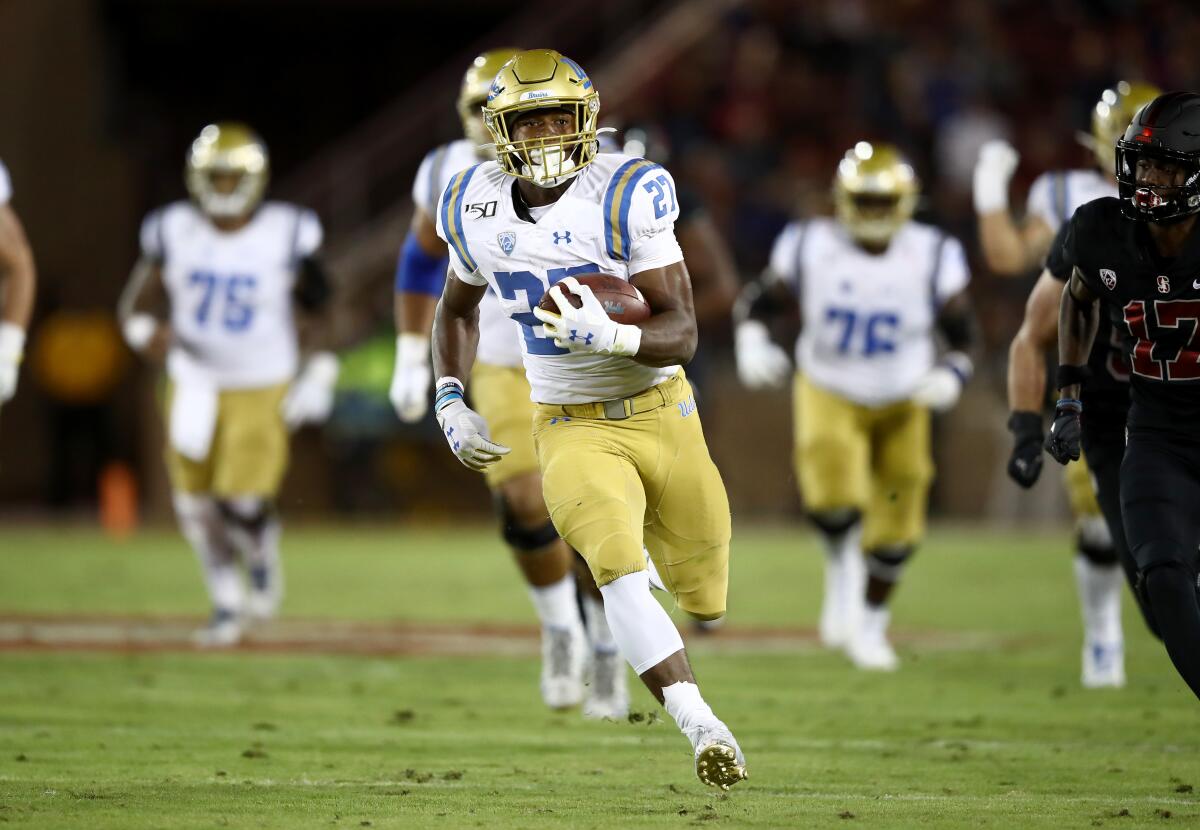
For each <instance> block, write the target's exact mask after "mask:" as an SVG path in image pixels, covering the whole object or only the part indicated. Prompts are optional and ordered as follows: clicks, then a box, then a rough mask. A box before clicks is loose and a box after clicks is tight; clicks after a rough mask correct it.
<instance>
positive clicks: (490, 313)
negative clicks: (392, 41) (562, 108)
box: [412, 138, 521, 367]
mask: <svg viewBox="0 0 1200 830" xmlns="http://www.w3.org/2000/svg"><path fill="white" fill-rule="evenodd" d="M476 164H479V154H478V153H477V152H476V151H475V145H474V144H472V143H471V142H469V141H467V140H466V139H465V138H460V139H459V140H458V141H451V142H450V143H449V144H443V145H442V146H441V147H435V148H434V149H433V150H431V151H430V152H429V153H428V154H427V155H426V156H425V159H424V160H423V161H422V162H421V166H420V167H419V168H418V169H417V178H416V179H415V180H414V181H413V190H412V197H413V204H415V205H419V206H420V207H421V209H422V210H424V211H425V212H426V213H428V214H429V215H430V216H437V206H438V200H439V199H440V198H441V195H442V191H444V190H445V189H446V185H448V184H449V183H450V178H451V177H452V176H453V175H454V174H455V173H458V172H461V171H463V170H466V169H467V168H468V167H473V166H474V165H476ZM476 351H477V355H478V360H479V362H480V363H487V364H490V365H492V366H509V367H515V366H520V365H521V332H520V330H519V329H518V327H517V326H516V325H515V324H514V323H513V321H512V320H510V319H508V315H507V314H505V313H504V311H503V310H501V308H500V301H499V300H498V299H496V295H495V294H494V293H493V292H492V291H490V290H489V291H488V292H487V293H486V294H484V295H483V300H482V301H480V303H479V348H478V349H477V350H476Z"/></svg>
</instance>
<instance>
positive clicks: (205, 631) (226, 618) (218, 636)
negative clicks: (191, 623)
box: [192, 608, 245, 648]
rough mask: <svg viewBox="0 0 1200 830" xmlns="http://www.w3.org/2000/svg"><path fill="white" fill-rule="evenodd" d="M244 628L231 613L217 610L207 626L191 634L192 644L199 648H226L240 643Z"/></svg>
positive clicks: (234, 614) (221, 609)
mask: <svg viewBox="0 0 1200 830" xmlns="http://www.w3.org/2000/svg"><path fill="white" fill-rule="evenodd" d="M244 631H245V628H244V626H243V625H242V621H241V619H240V618H239V617H238V615H237V614H236V613H234V612H233V611H229V610H227V609H224V608H217V609H215V610H214V611H213V613H212V617H211V618H210V619H209V621H208V625H206V626H204V628H201V629H198V630H197V631H195V632H194V633H193V634H192V642H193V643H195V644H196V645H197V646H200V647H201V648H228V647H230V646H235V645H237V644H238V643H239V642H241V639H242V634H243V633H244Z"/></svg>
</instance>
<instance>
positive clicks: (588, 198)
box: [437, 153, 683, 404]
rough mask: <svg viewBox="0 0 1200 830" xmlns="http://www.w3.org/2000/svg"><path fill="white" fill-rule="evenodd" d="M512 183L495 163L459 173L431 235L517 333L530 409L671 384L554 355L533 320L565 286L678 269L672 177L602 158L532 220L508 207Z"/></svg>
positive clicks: (620, 362)
mask: <svg viewBox="0 0 1200 830" xmlns="http://www.w3.org/2000/svg"><path fill="white" fill-rule="evenodd" d="M514 182H515V180H514V179H513V178H512V177H511V176H509V175H507V174H506V173H504V171H503V170H501V169H500V166H499V165H498V164H497V163H496V162H494V161H489V162H484V163H482V164H479V165H476V166H475V167H471V168H468V169H467V170H464V171H462V172H461V173H458V174H457V175H455V176H454V178H452V179H451V180H450V184H449V185H448V186H447V188H446V190H445V192H444V193H443V194H442V198H441V201H440V203H439V205H438V212H437V231H438V235H439V236H440V237H441V238H442V239H444V240H445V241H446V243H447V244H448V246H449V248H450V255H451V264H452V265H453V267H454V272H455V273H456V274H457V275H458V277H459V279H461V280H462V281H463V282H466V283H469V284H472V285H485V284H486V285H490V286H491V287H492V289H493V290H494V291H495V293H496V296H497V297H498V298H499V301H500V307H501V309H502V310H503V311H504V312H505V313H506V314H507V315H508V316H509V317H511V318H512V319H513V320H515V321H516V322H517V323H519V324H520V327H521V335H522V344H521V349H522V360H523V362H524V364H525V374H526V376H527V377H528V378H529V385H530V387H531V389H532V393H531V394H532V398H533V400H534V401H537V402H539V403H551V404H573V403H590V402H596V401H607V400H613V399H615V398H623V397H627V396H629V395H633V394H636V393H638V392H641V391H643V390H645V389H648V388H650V387H651V386H654V385H655V384H658V383H661V382H662V381H664V380H666V379H667V378H670V377H671V376H672V375H674V374H675V373H676V372H677V371H678V369H679V367H678V366H667V367H652V366H644V365H642V364H640V363H637V362H635V361H633V360H632V359H630V358H628V357H613V356H606V355H598V354H590V353H583V352H570V351H567V350H566V349H561V348H559V347H558V346H556V345H554V341H553V340H551V339H550V338H548V337H546V334H545V331H544V330H543V328H542V324H541V321H539V320H538V319H537V318H536V317H534V316H533V308H534V306H536V305H537V303H538V301H539V300H540V299H541V297H542V295H543V294H544V293H545V292H546V291H547V290H548V289H549V288H550V286H551V285H553V284H554V283H556V282H558V281H560V280H562V279H564V278H566V277H570V276H577V275H581V274H592V273H603V274H609V275H612V276H615V277H620V278H621V279H625V280H628V279H630V277H632V276H634V275H636V274H639V273H641V272H643V271H649V270H652V269H655V268H664V267H666V266H668V265H673V264H674V263H677V262H681V261H682V260H683V252H682V251H681V250H680V248H679V243H678V242H677V241H676V240H675V233H674V223H675V219H676V218H677V217H678V216H679V206H678V204H677V202H676V199H675V185H674V182H673V181H672V179H671V176H670V174H669V173H667V171H666V170H664V169H663V168H661V167H659V166H658V165H657V164H654V163H652V162H649V161H646V160H645V159H642V158H635V157H633V156H625V155H620V154H617V153H601V154H599V155H598V156H597V157H596V160H595V161H593V162H592V163H591V164H589V165H588V166H587V167H585V168H584V169H583V170H581V171H580V172H579V173H578V174H577V175H576V176H575V177H574V178H573V179H572V180H571V184H570V187H569V188H568V189H567V190H566V192H565V193H564V194H563V195H562V196H561V197H559V199H558V201H557V202H555V203H554V204H552V205H549V206H547V207H544V208H533V209H532V211H530V210H529V209H528V208H526V207H524V205H523V204H522V203H521V202H520V201H517V200H516V199H515V198H514V194H515V192H516V190H515V187H514ZM516 198H519V197H516ZM535 214H536V216H535Z"/></svg>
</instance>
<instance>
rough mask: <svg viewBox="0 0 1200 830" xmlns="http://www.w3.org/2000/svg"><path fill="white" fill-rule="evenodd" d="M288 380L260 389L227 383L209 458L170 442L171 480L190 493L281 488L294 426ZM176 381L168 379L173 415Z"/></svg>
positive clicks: (268, 494)
mask: <svg viewBox="0 0 1200 830" xmlns="http://www.w3.org/2000/svg"><path fill="white" fill-rule="evenodd" d="M287 389H288V387H287V384H286V383H284V384H280V385H278V386H268V387H263V388H260V389H223V390H221V392H220V393H219V396H218V398H217V425H216V429H215V431H214V432H213V438H212V446H211V448H210V449H209V452H208V458H206V459H204V460H203V461H193V460H192V459H190V458H187V457H186V456H183V455H180V454H179V453H178V452H176V451H175V450H174V448H172V447H171V445H170V442H168V443H167V448H166V451H165V453H164V454H165V456H166V462H167V474H168V476H169V477H170V479H171V486H172V487H173V488H174V489H176V490H178V491H180V492H184V493H212V494H213V495H215V496H262V497H264V498H274V496H275V495H276V494H277V493H278V492H279V485H280V482H282V481H283V474H284V471H285V470H286V469H287V463H288V430H287V425H286V424H284V422H283V415H282V414H281V413H280V411H279V407H280V404H281V403H282V402H283V396H284V395H285V394H286V393H287ZM173 397H174V386H173V385H172V384H168V385H167V396H166V406H165V408H164V410H163V411H164V413H167V421H169V420H170V416H169V413H170V412H171V399H172V398H173Z"/></svg>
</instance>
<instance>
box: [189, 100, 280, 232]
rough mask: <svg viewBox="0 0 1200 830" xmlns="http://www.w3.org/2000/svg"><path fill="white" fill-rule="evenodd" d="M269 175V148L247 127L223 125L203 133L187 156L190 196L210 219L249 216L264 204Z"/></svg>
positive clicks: (226, 123)
mask: <svg viewBox="0 0 1200 830" xmlns="http://www.w3.org/2000/svg"><path fill="white" fill-rule="evenodd" d="M269 175H270V161H269V159H268V157H267V145H266V144H263V141H262V139H261V138H259V137H258V135H257V134H256V133H255V132H254V130H252V129H250V128H249V127H247V126H246V125H245V124H238V123H235V122H230V121H224V122H221V123H219V124H209V125H208V126H207V127H205V128H204V129H203V130H201V131H200V135H198V136H197V137H196V140H195V141H193V142H192V148H191V150H190V151H189V152H188V157H187V168H186V171H185V173H184V180H185V181H186V182H187V189H188V193H190V194H191V196H192V198H193V199H195V200H196V204H198V205H199V206H200V209H201V210H203V211H204V212H205V213H206V214H208V215H209V216H211V217H213V218H216V219H232V218H237V217H239V216H246V215H247V214H249V213H250V212H251V211H253V210H254V209H255V208H256V207H258V203H259V202H261V201H262V198H263V193H264V192H265V191H266V189H267V178H268V176H269Z"/></svg>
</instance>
